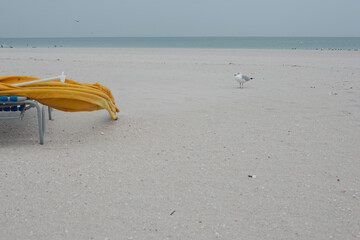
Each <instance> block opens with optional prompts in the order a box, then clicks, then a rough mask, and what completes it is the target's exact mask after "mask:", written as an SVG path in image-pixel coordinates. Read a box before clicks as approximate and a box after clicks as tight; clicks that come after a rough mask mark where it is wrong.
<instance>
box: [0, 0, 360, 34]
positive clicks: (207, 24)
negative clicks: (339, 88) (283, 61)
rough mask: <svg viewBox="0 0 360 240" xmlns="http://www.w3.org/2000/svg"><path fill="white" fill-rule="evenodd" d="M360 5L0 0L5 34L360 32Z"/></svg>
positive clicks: (352, 1) (349, 1)
mask: <svg viewBox="0 0 360 240" xmlns="http://www.w3.org/2000/svg"><path fill="white" fill-rule="evenodd" d="M359 10H360V0H58V1H54V0H0V37H95V36H96V37H127V36H130V37H131V36H349V37H360V14H359ZM75 20H79V22H76V21H75Z"/></svg>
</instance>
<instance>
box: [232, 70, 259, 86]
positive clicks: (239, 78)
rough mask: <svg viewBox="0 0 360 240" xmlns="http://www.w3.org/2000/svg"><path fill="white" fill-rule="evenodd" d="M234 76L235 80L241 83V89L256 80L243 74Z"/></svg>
mask: <svg viewBox="0 0 360 240" xmlns="http://www.w3.org/2000/svg"><path fill="white" fill-rule="evenodd" d="M234 76H235V80H236V81H238V82H239V84H240V88H243V87H244V83H246V82H248V81H250V80H252V79H254V78H252V77H248V76H246V75H245V74H242V73H236V74H234Z"/></svg>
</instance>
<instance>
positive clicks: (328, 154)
mask: <svg viewBox="0 0 360 240" xmlns="http://www.w3.org/2000/svg"><path fill="white" fill-rule="evenodd" d="M359 66H360V52H347V51H323V52H321V51H299V50H294V51H290V50H289V51H287V50H198V49H0V75H28V76H35V77H49V76H52V75H57V74H59V73H61V72H62V71H65V72H66V73H67V74H68V77H69V78H71V79H73V80H75V81H78V82H88V83H95V82H99V83H101V84H103V85H105V86H108V87H109V88H110V89H111V90H112V92H113V94H114V97H115V99H116V103H117V106H118V107H119V108H120V110H121V112H120V114H119V120H118V121H112V120H111V119H110V116H109V115H108V113H107V112H106V111H105V110H104V111H98V112H85V113H65V112H60V111H54V117H55V120H54V121H47V126H46V128H47V129H46V133H47V138H46V140H45V144H44V145H40V144H39V143H38V141H39V139H38V129H37V124H36V115H35V111H34V110H32V111H30V112H28V113H27V114H26V115H25V118H24V120H23V121H20V120H15V121H1V122H0V156H1V157H0V158H1V160H0V239H102V240H104V239H330V238H334V239H358V238H360V160H359V156H360V147H359V146H360V67H359ZM239 71H240V72H243V73H245V74H248V75H250V76H252V77H255V78H256V79H255V80H253V81H251V82H249V83H246V84H245V88H244V89H240V88H238V86H239V85H238V83H237V82H235V80H234V78H233V74H234V73H236V72H239ZM329 92H333V93H336V94H337V95H329ZM248 175H256V178H249V177H248ZM171 214H172V215H171Z"/></svg>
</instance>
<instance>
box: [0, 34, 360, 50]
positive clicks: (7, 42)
mask: <svg viewBox="0 0 360 240" xmlns="http://www.w3.org/2000/svg"><path fill="white" fill-rule="evenodd" d="M58 47H65V48H205V49H207V48H209V49H214V48H219V49H293V50H295V49H302V50H347V51H358V50H359V49H360V37H75V38H70V37H64V38H0V48H58Z"/></svg>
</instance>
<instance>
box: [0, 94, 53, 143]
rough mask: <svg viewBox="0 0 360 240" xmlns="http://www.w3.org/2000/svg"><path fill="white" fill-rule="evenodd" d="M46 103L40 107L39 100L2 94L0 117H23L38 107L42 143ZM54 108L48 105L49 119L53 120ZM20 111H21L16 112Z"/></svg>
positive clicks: (42, 140) (0, 97)
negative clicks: (52, 112)
mask: <svg viewBox="0 0 360 240" xmlns="http://www.w3.org/2000/svg"><path fill="white" fill-rule="evenodd" d="M45 107H46V106H45V105H43V106H42V109H41V108H40V105H39V103H38V102H37V101H35V100H33V99H29V98H27V97H22V96H0V119H17V118H20V119H22V118H23V117H24V113H25V111H27V110H29V109H30V108H36V110H37V118H38V124H39V135H40V144H44V138H45V115H46V114H45ZM51 111H52V109H51V108H50V107H48V112H49V120H52V116H51ZM16 112H19V113H16Z"/></svg>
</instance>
